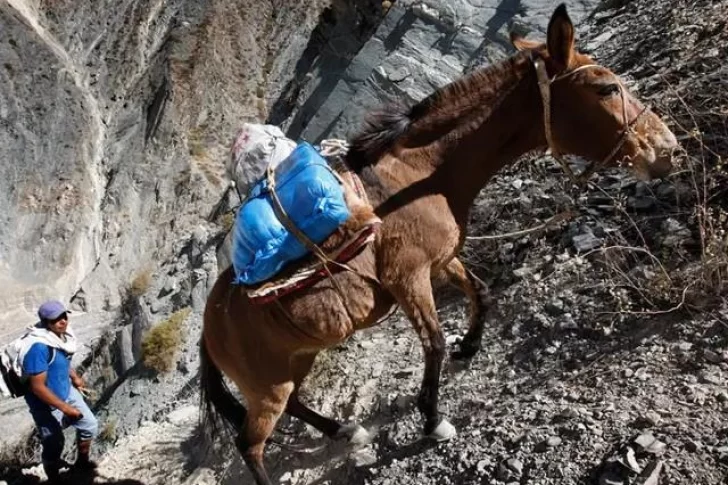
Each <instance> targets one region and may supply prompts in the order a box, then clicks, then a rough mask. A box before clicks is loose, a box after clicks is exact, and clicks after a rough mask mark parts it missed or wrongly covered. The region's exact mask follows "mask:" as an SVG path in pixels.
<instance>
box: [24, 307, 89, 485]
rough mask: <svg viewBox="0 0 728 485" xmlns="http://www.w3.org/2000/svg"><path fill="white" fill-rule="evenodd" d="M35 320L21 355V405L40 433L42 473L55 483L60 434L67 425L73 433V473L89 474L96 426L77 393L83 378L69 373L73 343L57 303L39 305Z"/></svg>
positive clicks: (63, 309)
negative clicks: (25, 406)
mask: <svg viewBox="0 0 728 485" xmlns="http://www.w3.org/2000/svg"><path fill="white" fill-rule="evenodd" d="M38 317H39V318H40V322H39V323H38V324H37V325H36V328H34V329H33V331H32V332H31V334H30V335H29V338H31V339H32V340H31V341H30V342H29V343H28V346H27V347H26V349H28V350H27V351H26V352H25V355H24V356H21V359H22V363H23V374H24V375H25V376H27V377H28V384H29V392H28V393H27V394H26V395H25V400H26V402H27V403H28V407H29V408H30V413H31V414H32V416H33V420H34V421H35V424H36V426H37V427H38V432H39V433H40V437H41V443H42V446H43V452H42V454H41V457H42V459H43V468H44V469H45V472H46V475H48V479H49V481H51V482H55V481H57V480H58V474H59V470H60V467H61V464H62V461H61V455H62V454H63V445H64V437H63V429H64V428H65V427H67V426H68V425H71V426H73V427H75V428H76V436H77V448H78V457H77V459H76V462H75V464H74V468H77V469H80V470H91V469H93V468H95V467H96V464H95V463H94V462H93V461H91V459H90V452H91V442H92V440H93V439H94V438H95V437H96V434H97V432H98V423H97V421H96V417H95V416H94V415H93V413H92V412H91V410H90V409H89V407H88V405H87V404H86V403H85V402H84V400H83V396H82V395H81V393H80V392H79V391H78V389H83V387H84V382H83V379H82V378H81V377H80V376H79V375H78V374H76V372H75V371H74V370H73V369H72V368H71V357H72V355H73V353H75V352H76V346H77V344H76V338H75V337H74V335H73V332H72V331H71V329H70V328H69V326H68V311H67V310H66V308H65V307H64V306H63V304H62V303H61V302H59V301H56V300H50V301H47V302H45V303H43V304H42V305H41V306H40V308H39V309H38Z"/></svg>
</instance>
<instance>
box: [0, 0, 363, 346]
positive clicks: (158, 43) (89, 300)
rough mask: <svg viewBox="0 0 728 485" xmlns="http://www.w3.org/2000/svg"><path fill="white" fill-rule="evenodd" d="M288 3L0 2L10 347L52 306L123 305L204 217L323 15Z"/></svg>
mask: <svg viewBox="0 0 728 485" xmlns="http://www.w3.org/2000/svg"><path fill="white" fill-rule="evenodd" d="M280 3H281V2H252V1H251V2H232V1H229V0H215V1H212V2H205V3H200V2H196V1H190V0H165V1H162V2H154V3H148V2H139V1H137V0H133V1H130V2H126V3H124V4H119V3H118V2H111V1H96V0H88V1H85V0H84V1H80V2H65V1H61V2H44V3H42V4H36V2H31V1H28V0H10V1H8V2H3V3H2V4H0V61H1V62H0V80H2V83H3V90H2V92H0V147H1V148H0V214H2V218H3V221H2V222H3V223H2V224H0V285H1V286H2V288H3V290H4V291H3V294H2V296H0V342H4V341H6V340H8V339H9V338H11V337H12V336H14V335H15V333H17V330H18V329H20V328H22V327H23V326H25V325H27V324H28V323H32V320H33V318H34V317H33V314H34V312H35V308H36V306H37V305H38V303H39V302H40V301H41V300H42V299H43V298H48V297H55V298H60V299H63V300H66V301H71V302H72V303H73V304H74V305H75V306H76V307H77V308H80V309H83V310H86V311H92V312H94V311H101V310H104V309H110V308H117V309H118V308H120V306H121V303H122V299H123V297H124V295H125V293H126V290H127V288H128V287H129V286H130V283H131V281H132V280H133V278H134V277H135V275H137V274H138V273H139V272H142V271H145V270H147V269H148V268H154V267H155V266H156V265H158V264H159V263H160V261H162V260H164V259H166V258H169V257H173V256H174V244H173V243H174V241H175V240H179V239H184V238H185V237H186V235H188V234H189V233H190V232H191V231H192V230H193V228H194V227H195V226H197V225H198V224H199V223H200V222H202V221H203V220H204V219H205V218H206V217H207V215H208V214H209V211H210V209H211V207H212V206H213V204H214V203H215V202H216V201H217V199H218V198H219V194H220V190H221V187H223V186H224V183H225V181H224V177H225V164H224V162H225V158H226V156H227V150H228V148H229V143H230V142H231V138H232V135H233V133H234V131H235V130H237V129H238V128H239V126H240V125H241V124H242V122H243V121H246V120H261V119H262V118H264V117H265V116H266V115H267V112H268V106H267V105H268V100H269V99H276V97H277V96H278V95H279V94H280V93H281V91H282V90H283V87H284V86H285V85H286V83H287V82H288V81H289V80H290V77H291V75H292V72H293V69H292V66H293V65H295V63H296V61H297V60H298V59H299V58H300V57H301V54H302V52H303V50H304V49H305V48H306V39H308V38H309V36H310V35H311V32H312V31H313V30H314V28H316V26H317V25H318V23H319V21H320V19H319V15H320V13H321V11H322V10H323V9H324V8H325V7H327V6H328V4H327V2H314V4H312V5H293V6H290V7H287V8H281V5H279V4H280ZM361 3H365V2H361ZM284 34H285V35H284Z"/></svg>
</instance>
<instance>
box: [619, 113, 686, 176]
mask: <svg viewBox="0 0 728 485" xmlns="http://www.w3.org/2000/svg"><path fill="white" fill-rule="evenodd" d="M653 117H654V118H653ZM635 135H636V136H635V137H634V138H633V142H632V143H628V145H632V147H631V148H632V150H634V151H633V153H634V155H633V156H632V157H630V156H627V157H626V160H627V161H628V162H630V164H631V165H632V168H633V169H634V171H635V172H636V175H637V176H638V177H639V178H641V179H643V180H651V179H661V178H665V177H667V176H668V175H669V174H670V173H671V172H672V169H673V166H674V165H673V161H674V153H675V151H676V150H677V149H678V147H679V145H678V142H677V139H676V138H675V135H674V134H673V133H672V131H670V129H669V128H668V127H667V126H666V125H665V124H664V123H662V121H660V120H659V118H657V117H656V116H654V115H653V116H651V117H650V118H648V119H647V120H646V123H644V125H642V126H639V127H638V129H637V133H636V134H635Z"/></svg>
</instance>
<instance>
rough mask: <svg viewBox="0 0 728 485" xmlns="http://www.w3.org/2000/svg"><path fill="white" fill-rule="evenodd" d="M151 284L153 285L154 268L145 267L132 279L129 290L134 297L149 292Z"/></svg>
mask: <svg viewBox="0 0 728 485" xmlns="http://www.w3.org/2000/svg"><path fill="white" fill-rule="evenodd" d="M150 286H152V270H151V269H150V268H144V269H142V270H141V271H139V272H138V273H137V274H136V276H134V278H133V279H132V280H131V285H130V286H129V292H130V293H131V295H132V296H134V297H140V296H142V295H143V294H144V293H146V292H147V290H148V289H149V287H150Z"/></svg>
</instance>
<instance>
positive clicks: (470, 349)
mask: <svg viewBox="0 0 728 485" xmlns="http://www.w3.org/2000/svg"><path fill="white" fill-rule="evenodd" d="M445 274H446V275H447V278H448V280H449V281H450V283H451V284H453V285H454V286H456V287H457V288H459V289H460V290H461V291H462V292H463V293H465V296H466V297H467V298H468V302H469V305H470V326H469V327H468V331H467V332H466V333H465V337H463V340H461V341H460V344H459V347H460V348H459V349H458V350H456V351H454V352H453V353H452V357H453V358H454V359H469V358H471V357H472V356H474V355H475V354H476V353H478V351H479V350H480V345H481V342H482V340H483V328H484V326H485V310H486V300H485V292H487V291H488V288H487V287H485V286H483V284H482V283H481V282H480V281H478V280H477V279H476V278H474V277H473V275H472V274H471V273H470V272H469V271H468V270H466V269H465V266H463V263H462V262H460V260H459V259H457V258H453V259H452V260H451V261H450V262H449V263H448V265H447V266H446V267H445Z"/></svg>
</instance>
